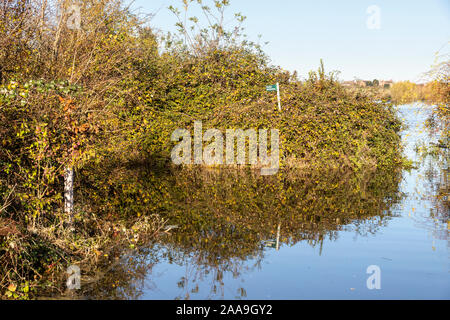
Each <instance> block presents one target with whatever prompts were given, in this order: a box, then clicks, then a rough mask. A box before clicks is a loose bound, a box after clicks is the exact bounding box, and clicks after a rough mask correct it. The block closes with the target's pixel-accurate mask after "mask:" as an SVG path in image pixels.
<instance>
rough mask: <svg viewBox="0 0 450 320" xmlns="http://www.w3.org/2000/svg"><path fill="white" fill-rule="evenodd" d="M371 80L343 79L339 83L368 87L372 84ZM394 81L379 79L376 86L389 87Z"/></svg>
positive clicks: (345, 85)
mask: <svg viewBox="0 0 450 320" xmlns="http://www.w3.org/2000/svg"><path fill="white" fill-rule="evenodd" d="M373 83H374V82H373V81H371V80H362V79H356V80H351V81H343V82H341V84H342V85H343V86H344V87H370V86H373ZM393 83H394V81H392V80H379V81H378V86H380V87H383V88H390V87H391V86H392V84H393Z"/></svg>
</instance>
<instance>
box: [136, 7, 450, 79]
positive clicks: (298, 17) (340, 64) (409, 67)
mask: <svg viewBox="0 0 450 320" xmlns="http://www.w3.org/2000/svg"><path fill="white" fill-rule="evenodd" d="M204 2H205V3H206V2H208V0H204ZM209 2H212V1H209ZM180 3H181V1H180V0H136V1H135V2H134V4H133V6H134V7H135V8H140V9H139V10H140V11H141V12H143V13H153V14H155V13H156V15H155V16H154V18H153V19H152V21H151V25H152V26H153V27H154V28H157V29H159V30H162V31H173V30H175V27H174V24H175V22H176V18H175V16H174V15H173V14H172V13H171V12H170V11H169V10H168V9H167V7H168V6H169V5H177V7H180V8H181V5H180ZM372 5H376V6H377V7H378V8H379V9H380V19H379V22H380V24H379V29H373V28H372V29H371V28H369V27H368V26H367V21H368V19H370V20H369V22H375V23H376V21H377V20H376V17H374V16H373V14H374V12H371V13H367V9H368V8H369V7H370V6H372ZM236 12H241V13H242V14H243V15H245V16H246V17H247V20H246V22H245V23H244V27H245V28H246V34H247V35H248V36H249V38H250V39H251V40H254V41H257V39H258V35H259V34H260V35H262V42H266V41H268V42H269V44H267V45H265V46H264V51H265V52H266V53H267V54H268V55H269V56H270V57H271V59H272V63H273V64H275V65H279V66H281V67H282V68H283V69H286V70H290V71H294V70H297V71H298V72H299V75H300V76H301V77H303V76H306V75H307V73H308V71H309V70H311V69H317V67H318V66H319V61H320V58H323V60H324V63H325V68H326V69H327V70H338V71H340V72H341V74H340V78H341V79H342V80H353V79H354V78H361V79H365V80H372V79H386V80H388V79H393V80H395V81H399V80H412V81H420V79H421V75H422V74H423V73H424V72H426V71H427V70H429V69H430V67H431V65H432V64H433V62H434V60H435V54H436V52H437V51H438V50H440V49H442V50H441V53H442V52H447V53H448V52H449V51H450V44H449V41H450V0H426V1H425V0H370V1H366V0H341V1H336V0H335V1H332V0H304V1H302V0H278V1H277V0H231V6H230V8H229V9H228V18H229V20H231V19H232V18H233V17H234V13H236ZM193 14H194V15H196V16H198V17H199V18H201V16H200V15H197V14H196V12H193ZM374 19H375V20H374Z"/></svg>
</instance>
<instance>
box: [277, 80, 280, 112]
mask: <svg viewBox="0 0 450 320" xmlns="http://www.w3.org/2000/svg"><path fill="white" fill-rule="evenodd" d="M277 98H278V110H279V111H281V101H280V83H279V82H277Z"/></svg>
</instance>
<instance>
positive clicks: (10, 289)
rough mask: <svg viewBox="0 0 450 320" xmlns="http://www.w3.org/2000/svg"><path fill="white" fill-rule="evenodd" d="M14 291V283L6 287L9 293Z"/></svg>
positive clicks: (15, 287)
mask: <svg viewBox="0 0 450 320" xmlns="http://www.w3.org/2000/svg"><path fill="white" fill-rule="evenodd" d="M16 289H17V286H16V285H15V284H14V283H11V284H10V285H9V286H8V290H9V291H11V292H15V291H16Z"/></svg>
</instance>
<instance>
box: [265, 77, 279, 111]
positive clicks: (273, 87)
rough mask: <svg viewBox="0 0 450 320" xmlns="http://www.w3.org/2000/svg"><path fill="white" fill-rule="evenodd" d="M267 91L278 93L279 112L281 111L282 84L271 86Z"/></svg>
mask: <svg viewBox="0 0 450 320" xmlns="http://www.w3.org/2000/svg"><path fill="white" fill-rule="evenodd" d="M266 91H276V92H277V99H278V110H280V111H281V99H280V84H279V83H278V82H277V84H273V85H271V86H266Z"/></svg>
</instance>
